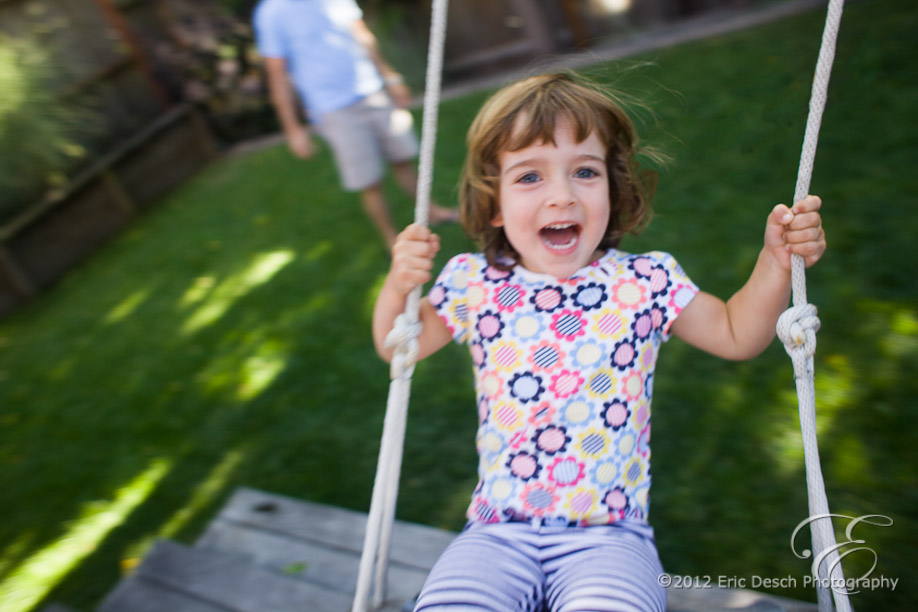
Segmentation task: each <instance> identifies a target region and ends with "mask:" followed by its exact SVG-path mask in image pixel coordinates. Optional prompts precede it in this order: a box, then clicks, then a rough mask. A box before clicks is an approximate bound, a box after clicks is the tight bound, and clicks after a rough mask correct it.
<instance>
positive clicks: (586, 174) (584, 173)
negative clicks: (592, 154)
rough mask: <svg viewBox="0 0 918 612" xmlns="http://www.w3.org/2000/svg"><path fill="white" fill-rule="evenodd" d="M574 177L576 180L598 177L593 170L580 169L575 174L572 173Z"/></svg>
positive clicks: (597, 173)
mask: <svg viewBox="0 0 918 612" xmlns="http://www.w3.org/2000/svg"><path fill="white" fill-rule="evenodd" d="M574 176H575V177H577V178H583V179H588V178H594V177H597V176H599V172H597V171H596V170H594V169H593V168H580V169H579V170H577V172H575V173H574Z"/></svg>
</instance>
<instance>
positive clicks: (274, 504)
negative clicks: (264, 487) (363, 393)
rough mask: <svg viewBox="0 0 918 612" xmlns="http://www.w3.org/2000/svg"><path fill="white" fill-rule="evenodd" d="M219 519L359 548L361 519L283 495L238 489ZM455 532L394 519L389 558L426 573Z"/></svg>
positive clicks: (350, 512) (363, 522)
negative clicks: (423, 570)
mask: <svg viewBox="0 0 918 612" xmlns="http://www.w3.org/2000/svg"><path fill="white" fill-rule="evenodd" d="M220 518H221V519H224V520H227V521H232V522H235V523H239V524H241V525H248V526H251V527H257V528H260V529H264V530H266V531H271V532H274V533H278V534H282V535H285V536H287V537H290V538H295V539H299V540H305V541H309V542H313V543H317V544H324V545H326V546H329V547H333V548H339V549H343V550H349V551H355V552H357V553H358V554H359V553H360V551H361V550H362V549H363V537H364V533H365V531H366V522H367V515H366V514H364V513H362V512H357V511H355V510H347V509H344V508H337V507H334V506H327V505H324V504H317V503H314V502H305V501H300V500H296V499H293V498H290V497H285V496H283V495H277V494H274V493H265V492H263V491H257V490H255V489H248V488H244V487H243V488H240V489H237V490H236V492H235V493H234V494H233V496H232V498H231V499H230V500H229V502H227V504H226V506H225V507H224V508H223V510H222V511H221V512H220ZM455 535H456V534H454V533H452V532H450V531H445V530H443V529H436V528H434V527H428V526H426V525H418V524H416V523H406V522H404V521H395V525H394V527H393V528H392V551H391V555H390V559H391V560H392V561H393V562H398V563H402V564H404V565H405V566H408V567H417V568H421V569H425V570H427V569H430V568H431V567H433V564H434V562H436V560H437V559H438V558H439V556H440V553H441V552H443V549H445V548H446V546H447V545H448V544H449V543H450V542H451V541H452V540H453V538H454V537H455Z"/></svg>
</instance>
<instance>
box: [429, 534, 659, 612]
mask: <svg viewBox="0 0 918 612" xmlns="http://www.w3.org/2000/svg"><path fill="white" fill-rule="evenodd" d="M662 573H663V568H662V566H661V565H660V559H659V557H658V556H657V549H656V546H655V544H654V541H653V529H652V528H651V527H650V526H649V525H647V524H645V523H643V522H635V521H627V520H626V521H621V522H620V523H616V524H613V525H601V526H595V527H543V526H538V525H530V524H529V523H492V524H483V523H471V524H470V525H469V526H467V527H466V529H465V530H464V531H463V532H462V533H460V534H459V535H458V536H457V537H456V539H455V540H454V541H453V542H452V543H451V544H450V545H449V546H448V547H447V548H446V550H445V551H443V554H442V555H441V556H440V559H439V560H438V561H437V562H436V564H434V567H433V569H431V570H430V575H429V576H428V577H427V581H426V582H425V583H424V588H423V589H422V590H421V594H420V596H419V597H418V602H417V606H416V607H415V612H422V611H423V612H434V611H438V610H447V609H448V610H450V611H452V612H457V611H460V610H468V611H473V610H474V611H476V612H483V611H490V612H523V611H524V610H525V611H527V612H545V611H550V612H650V611H654V612H664V610H665V609H666V589H664V588H663V587H661V586H660V584H659V582H658V580H659V576H660V574H662Z"/></svg>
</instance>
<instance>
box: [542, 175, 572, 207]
mask: <svg viewBox="0 0 918 612" xmlns="http://www.w3.org/2000/svg"><path fill="white" fill-rule="evenodd" d="M573 203H574V190H573V189H571V183H570V181H569V180H567V178H566V177H564V178H558V179H555V180H553V181H552V184H551V189H550V190H549V192H548V197H547V199H546V204H548V205H549V206H556V207H567V206H570V205H571V204H573Z"/></svg>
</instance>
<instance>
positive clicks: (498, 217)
mask: <svg viewBox="0 0 918 612" xmlns="http://www.w3.org/2000/svg"><path fill="white" fill-rule="evenodd" d="M503 226H504V216H503V215H502V214H500V211H497V213H496V214H495V215H494V218H493V219H491V227H503Z"/></svg>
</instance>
